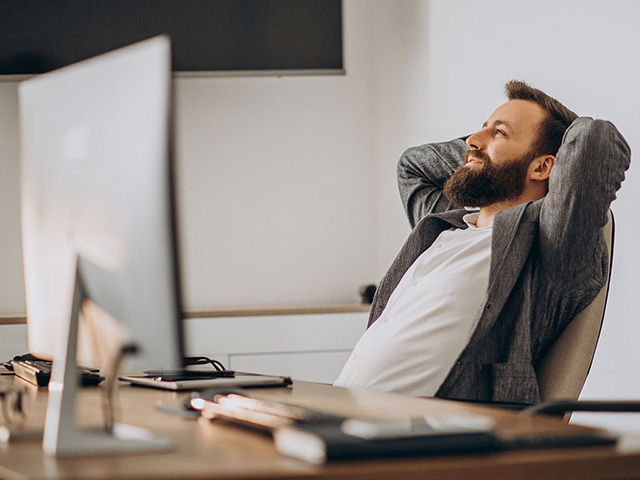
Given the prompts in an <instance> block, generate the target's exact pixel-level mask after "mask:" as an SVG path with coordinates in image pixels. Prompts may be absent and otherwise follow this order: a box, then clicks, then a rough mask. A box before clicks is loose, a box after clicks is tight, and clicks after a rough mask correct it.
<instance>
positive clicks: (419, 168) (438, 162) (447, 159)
mask: <svg viewBox="0 0 640 480" xmlns="http://www.w3.org/2000/svg"><path fill="white" fill-rule="evenodd" d="M467 150H469V147H468V146H467V144H466V143H465V141H464V138H458V139H455V140H451V141H449V142H442V143H430V144H427V145H421V146H419V147H413V148H410V149H408V150H407V151H406V152H404V154H403V155H402V157H400V161H399V162H398V188H399V190H400V197H401V198H402V203H403V205H404V209H405V211H406V213H407V217H408V218H409V223H410V224H411V228H413V227H415V226H416V224H417V223H418V222H419V221H420V220H421V219H422V218H423V217H424V216H425V215H427V214H429V213H434V212H444V211H446V210H451V209H452V208H454V207H453V205H452V204H451V202H450V201H449V200H447V198H446V197H444V195H443V194H442V188H443V186H444V183H445V182H446V181H447V180H448V179H449V177H451V175H453V173H454V172H455V171H456V170H457V169H458V167H460V166H461V165H462V164H463V161H464V160H463V155H464V153H465V152H466V151H467Z"/></svg>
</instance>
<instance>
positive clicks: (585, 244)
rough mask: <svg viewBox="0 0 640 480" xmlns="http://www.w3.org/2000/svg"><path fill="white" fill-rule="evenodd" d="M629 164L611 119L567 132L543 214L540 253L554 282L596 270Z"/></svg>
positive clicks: (582, 123) (578, 123)
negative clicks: (603, 235)
mask: <svg viewBox="0 0 640 480" xmlns="http://www.w3.org/2000/svg"><path fill="white" fill-rule="evenodd" d="M630 161H631V149H630V148H629V145H628V144H627V142H626V141H625V139H624V138H623V137H622V135H621V134H620V132H618V130H617V129H616V127H614V126H613V124H611V123H609V122H607V121H603V120H594V119H592V118H588V117H580V118H577V119H576V120H575V121H574V122H573V123H572V124H571V126H570V127H569V128H568V129H567V131H566V132H565V135H564V138H563V141H562V145H561V146H560V149H559V150H558V154H557V155H556V161H555V164H554V167H553V169H552V171H551V176H550V178H549V193H548V194H547V195H546V196H545V198H544V199H543V200H542V208H541V210H540V236H539V238H540V253H541V256H542V259H543V265H544V266H545V268H546V269H547V271H548V272H550V273H551V274H552V275H553V276H554V278H556V279H562V278H565V279H566V278H572V275H578V274H579V273H580V272H583V271H585V269H589V268H593V266H594V263H595V262H594V260H596V261H597V260H598V256H599V255H598V254H599V253H602V252H599V248H600V245H601V242H600V235H601V234H600V231H601V228H602V227H603V226H604V225H605V224H606V222H607V214H608V211H609V208H610V206H611V202H613V200H614V199H615V198H616V192H617V191H618V190H619V189H620V186H621V184H622V181H623V180H624V177H625V171H626V170H627V169H628V168H629V164H630ZM585 278H587V277H585Z"/></svg>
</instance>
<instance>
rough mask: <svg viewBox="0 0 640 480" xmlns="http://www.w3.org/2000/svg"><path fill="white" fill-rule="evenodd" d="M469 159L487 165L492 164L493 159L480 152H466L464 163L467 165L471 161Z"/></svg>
mask: <svg viewBox="0 0 640 480" xmlns="http://www.w3.org/2000/svg"><path fill="white" fill-rule="evenodd" d="M469 157H474V158H477V159H478V160H480V161H481V162H483V163H485V164H490V163H491V157H490V156H489V155H487V154H486V153H484V152H481V151H480V150H467V151H466V152H464V163H465V164H466V163H467V162H468V161H469Z"/></svg>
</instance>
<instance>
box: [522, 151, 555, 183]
mask: <svg viewBox="0 0 640 480" xmlns="http://www.w3.org/2000/svg"><path fill="white" fill-rule="evenodd" d="M555 161H556V157H554V156H553V155H541V156H539V157H536V158H535V159H534V160H533V162H531V166H530V167H529V179H531V180H534V181H538V182H540V181H544V180H548V179H549V175H551V169H552V168H553V164H554V163H555Z"/></svg>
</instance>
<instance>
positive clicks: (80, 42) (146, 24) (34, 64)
mask: <svg viewBox="0 0 640 480" xmlns="http://www.w3.org/2000/svg"><path fill="white" fill-rule="evenodd" d="M0 32H2V41H1V42H0V75H15V74H36V73H43V72H47V71H49V70H52V69H55V68H59V67H62V66H65V65H69V64H72V63H75V62H78V61H80V60H84V59H87V58H90V57H93V56H95V55H99V54H102V53H105V52H107V51H111V50H113V49H116V48H120V47H123V46H125V45H129V44H131V43H134V42H137V41H140V40H143V39H145V38H150V37H152V36H155V35H160V34H166V35H169V36H170V38H171V42H172V64H173V71H176V72H211V71H219V72H229V71H250V72H260V71H269V70H274V71H284V72H286V71H298V70H319V71H322V70H325V71H332V70H333V71H340V70H342V68H343V60H342V56H343V55H342V2H341V0H180V1H176V0H90V1H87V0H65V1H63V2H60V1H51V0H30V1H17V0H7V1H2V2H0Z"/></svg>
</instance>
